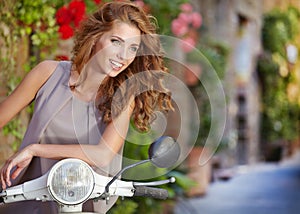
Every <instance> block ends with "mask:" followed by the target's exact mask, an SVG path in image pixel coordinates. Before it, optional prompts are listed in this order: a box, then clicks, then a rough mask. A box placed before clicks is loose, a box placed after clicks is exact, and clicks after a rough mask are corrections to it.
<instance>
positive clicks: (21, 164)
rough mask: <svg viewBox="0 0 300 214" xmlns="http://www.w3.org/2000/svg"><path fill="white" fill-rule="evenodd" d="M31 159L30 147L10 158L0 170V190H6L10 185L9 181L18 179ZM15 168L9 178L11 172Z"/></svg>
mask: <svg viewBox="0 0 300 214" xmlns="http://www.w3.org/2000/svg"><path fill="white" fill-rule="evenodd" d="M32 158H33V152H32V150H31V149H30V146H27V147H25V148H24V149H23V150H21V151H19V152H17V153H16V154H14V155H13V156H11V157H10V158H9V159H8V160H7V161H6V162H5V164H4V165H3V167H2V168H1V170H0V176H1V184H2V189H6V187H9V186H10V185H11V179H15V178H16V177H18V175H19V174H20V172H21V171H22V170H23V169H24V168H25V167H26V166H28V165H29V163H30V161H31V160H32ZM14 167H16V169H15V170H14V172H13V173H12V174H11V176H10V172H11V170H12V169H13V168H14Z"/></svg>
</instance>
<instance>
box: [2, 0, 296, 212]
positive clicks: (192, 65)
mask: <svg viewBox="0 0 300 214" xmlns="http://www.w3.org/2000/svg"><path fill="white" fill-rule="evenodd" d="M101 2H105V1H101V0H35V1H32V0H10V1H8V0H7V1H6V0H2V1H1V2H0V46H1V49H0V51H1V54H0V101H1V100H2V99H4V98H5V97H6V96H7V95H8V94H9V93H10V92H11V91H12V90H13V89H14V88H15V87H16V86H17V84H18V83H19V82H20V80H21V79H22V78H23V77H24V75H25V74H26V73H27V72H29V71H30V70H31V69H32V68H33V67H34V66H35V65H36V64H37V63H38V62H40V61H42V60H44V59H56V60H69V59H70V57H71V49H72V45H73V35H74V32H75V31H76V28H77V27H78V25H79V24H80V21H81V20H83V19H84V18H85V17H86V15H88V14H90V13H91V12H93V11H94V10H95V8H96V7H97V6H98V5H99V4H100V3H101ZM134 2H136V4H139V5H140V6H142V7H143V8H144V10H145V11H146V12H147V13H150V14H152V15H154V16H155V17H156V18H157V22H158V25H159V26H160V28H159V34H162V35H168V36H172V37H176V38H178V39H180V40H181V41H184V43H180V44H174V45H171V46H170V47H172V48H173V49H174V50H172V49H171V50H168V51H171V52H174V53H175V54H176V58H177V59H180V61H182V62H184V65H181V66H179V67H178V66H174V64H172V63H170V64H169V65H170V72H171V73H172V74H174V75H176V76H177V77H178V78H180V79H181V80H182V81H183V82H184V83H185V84H186V86H187V87H188V89H189V91H190V92H191V93H192V95H193V97H194V99H195V101H196V103H197V106H198V110H199V112H196V113H199V116H200V121H194V120H193V119H194V118H195V117H194V115H193V114H195V112H193V111H191V113H190V114H189V115H185V118H183V119H182V118H180V116H178V114H173V115H170V117H169V118H168V122H169V123H168V124H174V125H173V126H171V127H168V130H167V132H168V134H170V135H173V136H174V137H176V136H178V133H179V132H181V134H183V135H186V136H187V137H186V138H185V139H188V136H189V135H190V130H191V127H192V126H193V125H194V124H199V123H200V127H199V132H198V135H197V136H196V142H187V143H190V144H191V145H192V147H193V148H191V150H190V152H189V155H188V156H187V157H186V159H185V160H184V161H183V163H182V164H180V165H179V166H178V167H177V168H176V169H174V170H172V171H171V172H167V171H166V173H167V174H166V175H164V176H162V178H163V177H168V176H175V177H176V178H177V183H176V184H174V185H168V186H166V188H168V190H169V193H170V199H169V200H167V201H163V202H161V201H157V200H153V199H144V198H137V199H134V200H127V199H125V200H120V201H118V203H117V205H118V206H116V207H115V208H114V209H112V210H111V213H120V212H123V213H175V212H177V213H204V214H210V213H227V212H226V209H223V208H222V206H223V204H224V203H226V202H225V199H226V198H227V199H228V197H229V198H230V197H231V195H224V198H219V201H213V200H215V199H216V198H215V197H214V196H215V195H214V194H217V195H219V193H220V192H218V191H220V190H219V189H218V188H221V189H222V188H225V189H222V191H227V192H234V193H236V194H239V193H240V192H239V187H245V186H248V187H249V191H250V190H251V189H255V188H259V189H260V190H261V189H264V187H267V184H270V182H273V181H274V185H276V186H278V187H282V188H283V189H277V192H276V194H283V193H284V191H285V190H284V187H288V188H290V189H289V190H286V191H293V192H295V191H296V192H300V191H299V190H300V185H299V182H300V181H299V180H300V173H299V171H297V167H295V166H298V162H299V159H297V158H298V154H299V149H300V60H299V47H300V34H299V28H300V0H173V1H167V0H159V1H158V0H144V1H143V0H136V1H134ZM195 49H196V50H199V51H200V52H201V54H202V56H203V57H204V58H205V59H207V60H208V62H209V64H210V66H211V68H212V70H214V72H216V74H217V76H218V78H219V79H220V81H221V83H222V86H223V89H224V92H225V97H226V105H225V106H226V111H225V112H226V123H225V127H224V130H222V139H221V140H220V142H218V147H217V150H216V151H214V152H213V156H212V157H209V161H207V162H206V163H205V164H203V165H199V164H198V160H199V155H200V154H202V155H203V156H205V155H206V154H210V153H211V152H210V151H209V150H210V148H209V146H205V142H206V140H207V137H208V133H209V131H210V128H211V125H212V124H211V122H212V116H211V106H210V98H209V96H208V94H207V91H206V90H205V88H204V87H203V83H202V82H201V76H202V75H203V73H205V72H208V70H209V69H208V70H207V69H205V68H204V67H203V66H202V64H201V63H200V62H199V60H198V58H197V56H195V55H197V54H195V53H194V52H195V51H194V50H195ZM200 61H202V60H200ZM175 64H176V63H175ZM185 101H186V100H185V96H184V95H183V96H182V102H184V103H185V105H186V108H187V109H190V106H191V104H190V103H189V102H185ZM33 106H34V103H33V104H31V105H30V106H29V107H28V108H26V109H24V110H23V111H22V112H21V113H20V114H19V115H17V117H16V118H15V119H14V120H13V121H11V122H10V123H9V124H7V125H6V126H5V127H3V128H2V129H1V130H0V165H1V164H2V163H3V162H4V161H5V160H6V159H7V158H8V157H9V156H10V155H12V154H13V153H14V152H15V151H16V150H17V149H18V147H19V145H20V142H21V140H22V137H23V135H24V132H25V130H26V126H27V124H28V121H29V120H30V117H31V114H32V111H33ZM196 118H197V117H196ZM179 123H183V124H184V126H183V127H185V128H183V130H182V129H181V130H178V129H179V128H178V124H179ZM129 134H131V132H130V133H129ZM145 138H149V139H145ZM131 139H132V140H133V141H147V140H151V136H145V135H143V136H132V137H131ZM125 156H127V157H131V156H132V157H131V158H136V159H137V160H138V159H139V158H145V157H146V156H147V148H146V147H145V148H141V147H140V145H138V146H135V145H133V144H131V143H130V142H127V144H126V146H125ZM284 163H285V164H284ZM286 163H289V164H286ZM292 163H293V164H292ZM287 165H288V166H290V165H293V167H294V168H295V169H294V171H293V170H292V171H286V170H283V172H282V171H280V173H278V171H276V170H282V167H283V168H284V169H286V166H287ZM258 169H259V170H258ZM144 170H145V169H144ZM251 170H252V171H251ZM270 170H273V172H274V173H275V174H268V175H269V176H265V174H263V173H262V172H264V171H267V172H269V173H270ZM258 171H259V173H258ZM281 172H282V173H283V174H284V175H288V179H290V180H283V181H284V182H287V183H288V184H290V182H294V183H293V185H294V186H293V185H292V186H289V185H286V184H287V183H284V182H283V183H284V184H285V185H286V186H284V185H283V186H280V183H276V180H277V179H276V178H277V177H276V176H279V177H280V176H281V175H282V173H281ZM136 173H140V172H136ZM241 174H242V175H243V176H246V177H247V175H248V177H247V179H245V180H244V181H241V183H238V182H237V183H230V182H234V179H235V178H236V177H240V175H241ZM257 176H258V177H257ZM289 176H290V177H289ZM248 178H249V179H250V180H248ZM260 178H261V179H260ZM280 178H282V177H280ZM263 179H265V180H263ZM242 180H243V179H242ZM278 180H280V179H278ZM220 181H222V182H225V184H223V183H222V185H228V186H227V187H224V186H222V185H221V187H220V186H218V185H219V184H218V182H220ZM259 181H264V182H265V183H264V184H263V185H262V186H257V187H256V186H255V185H256V182H257V183H259ZM243 182H244V183H243ZM230 187H232V189H230ZM226 188H228V189H226ZM235 190H236V191H237V192H235ZM266 190H268V188H266ZM279 190H280V191H279ZM246 192H247V191H246V190H245V191H244V192H243V191H242V194H244V195H247V193H246ZM272 195H273V194H272V193H270V192H269V193H266V195H264V193H263V192H261V194H259V196H257V195H256V196H255V197H254V196H253V195H252V196H251V197H252V198H251V199H252V201H251V199H249V198H247V197H245V198H244V201H243V203H247V201H248V202H249V203H248V204H251V203H253V204H255V203H259V202H261V201H257V200H254V201H253V197H254V198H255V199H257V198H260V199H261V198H264V197H266V198H270V199H271V198H272ZM273 196H274V195H273ZM210 197H211V200H210ZM231 198H232V200H237V201H236V202H237V203H238V199H236V198H234V197H231ZM299 199H300V195H299V194H298V195H295V194H294V195H293V194H284V199H278V200H280V201H281V202H282V200H286V201H291V204H293V205H294V203H296V201H297V200H298V201H299ZM205 200H207V201H205ZM203 201H204V202H205V204H203ZM268 202H270V201H268ZM293 202H294V203H293ZM275 203H277V205H278V203H279V202H278V201H277V200H274V204H275ZM289 205H290V204H286V203H283V205H282V207H279V208H282V210H281V209H279V208H277V209H276V206H275V205H274V206H273V204H272V203H271V202H270V203H269V204H267V205H266V204H264V203H262V204H261V206H256V207H255V208H256V210H254V211H253V210H251V209H250V208H249V207H248V208H249V209H248V211H249V213H250V212H255V213H270V212H272V213H277V212H276V211H278V213H299V212H300V208H299V207H297V206H295V207H292V208H289V209H288V207H290V206H289ZM278 206H279V205H278ZM217 207H219V208H220V209H217ZM246 207H247V206H246ZM227 208H228V207H227ZM231 208H232V207H231ZM268 208H269V209H268ZM243 209H245V206H244V207H243ZM201 210H202V211H201ZM294 211H295V212H294ZM228 213H247V212H246V211H245V210H244V211H240V210H239V211H238V210H230V211H228Z"/></svg>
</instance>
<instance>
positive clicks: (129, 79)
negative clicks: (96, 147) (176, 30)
mask: <svg viewBox="0 0 300 214" xmlns="http://www.w3.org/2000/svg"><path fill="white" fill-rule="evenodd" d="M116 22H121V23H127V24H130V25H134V26H135V27H137V28H138V29H139V30H140V32H141V44H140V47H139V49H138V52H137V55H136V57H135V59H134V60H133V62H132V63H131V64H130V65H129V66H128V67H127V68H126V69H125V70H124V71H122V72H121V73H120V74H118V75H117V76H116V77H106V78H105V79H104V81H102V83H101V85H100V87H99V90H98V96H97V97H98V98H99V100H100V104H99V105H98V108H99V110H100V111H101V112H102V115H103V120H104V122H105V123H109V122H111V121H112V120H113V118H114V117H115V116H118V115H119V114H120V112H121V111H122V110H123V109H124V107H125V106H126V105H128V102H129V100H130V98H131V97H132V96H134V101H135V105H134V110H133V115H132V119H133V123H134V124H135V126H136V128H138V129H139V130H140V131H147V130H148V129H149V127H150V123H151V121H152V120H153V119H154V114H153V112H154V111H155V110H162V111H168V110H170V109H172V108H173V107H172V105H171V93H170V91H168V90H167V89H166V88H165V86H164V85H163V76H164V74H165V73H166V72H168V69H167V67H165V65H164V62H163V55H164V53H163V50H162V47H161V43H160V39H159V37H158V35H156V29H157V25H156V20H155V18H154V17H152V16H151V15H148V14H146V13H145V12H144V11H143V9H141V8H140V7H138V6H137V5H136V4H134V3H131V2H124V1H122V2H121V1H115V2H109V3H104V4H102V5H101V6H100V7H99V9H98V10H97V11H96V12H95V13H93V14H92V15H90V16H89V17H87V18H86V19H85V20H84V21H83V22H82V23H81V25H80V27H79V29H78V31H77V33H76V36H75V44H74V48H73V51H72V53H73V57H72V59H71V61H72V69H74V70H76V71H77V72H78V73H79V74H80V72H81V71H82V69H83V67H84V65H85V64H86V63H87V62H88V61H89V60H90V58H91V57H92V52H93V47H94V44H95V42H96V41H97V40H99V38H100V37H101V36H102V35H103V34H104V33H105V32H108V31H110V30H111V29H112V27H113V25H114V23H116Z"/></svg>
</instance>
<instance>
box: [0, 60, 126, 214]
mask: <svg viewBox="0 0 300 214" xmlns="http://www.w3.org/2000/svg"><path fill="white" fill-rule="evenodd" d="M70 72H71V62H69V61H61V62H59V64H58V66H57V68H56V69H55V71H54V72H53V74H52V75H51V76H50V77H49V79H48V80H47V81H46V82H45V84H44V85H43V86H42V87H41V88H40V90H39V91H38V93H37V96H36V98H35V107H34V114H33V116H32V118H31V121H30V123H29V125H28V128H27V131H26V133H25V135H24V138H23V141H22V144H21V146H20V149H22V148H24V147H26V146H28V145H30V144H32V143H43V144H94V145H95V144H98V143H99V141H100V138H101V134H102V132H103V131H104V129H105V125H104V124H103V123H102V122H101V117H100V114H96V112H97V111H95V106H94V102H84V101H82V100H79V99H78V98H76V97H75V96H74V95H73V94H72V92H71V90H70V87H69V84H68V82H69V77H70ZM122 150H123V148H122V149H121V150H120V151H119V154H117V155H116V156H115V158H114V159H113V160H112V162H111V164H110V165H109V166H107V167H106V168H102V169H95V170H96V171H97V172H98V173H100V174H102V175H108V174H111V175H115V174H116V173H117V172H118V171H119V170H120V169H121V164H122V162H121V160H122V157H121V153H122ZM56 162H57V160H51V159H45V158H40V157H34V158H33V159H32V161H31V163H30V164H29V166H28V167H27V168H26V169H25V170H24V171H23V172H22V174H21V175H19V177H18V178H17V179H16V180H14V181H13V185H16V184H19V183H23V182H25V181H28V180H31V179H34V178H37V177H40V176H41V175H43V174H45V173H46V172H47V171H48V170H49V169H50V168H51V167H52V166H53V164H54V163H56ZM115 201H116V198H115V199H113V200H111V203H109V204H108V205H107V204H106V203H105V201H99V202H98V203H93V205H94V210H97V212H99V213H105V212H106V211H107V210H108V209H109V208H110V207H111V206H112V205H113V204H114V202H115ZM18 204H20V210H19V211H20V213H22V214H25V213H46V212H47V213H48V212H49V213H51V214H52V213H56V212H57V207H56V205H55V204H54V203H52V202H31V203H30V202H29V201H26V202H18V203H12V204H7V207H13V213H18V208H17V207H18ZM26 204H29V206H26ZM11 205H12V206H11ZM35 206H36V207H35ZM26 207H28V210H30V211H28V212H27V208H26ZM29 207H30V209H29ZM33 207H35V208H34V209H33ZM45 207H47V208H45ZM2 208H4V207H0V213H2V210H5V208H4V209H2ZM34 210H35V211H34ZM46 210H47V211H46ZM5 211H6V212H9V209H8V210H5ZM89 211H91V210H89Z"/></svg>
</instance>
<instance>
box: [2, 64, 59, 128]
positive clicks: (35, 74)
mask: <svg viewBox="0 0 300 214" xmlns="http://www.w3.org/2000/svg"><path fill="white" fill-rule="evenodd" d="M57 63H58V62H56V61H50V60H49V61H48V60H47V61H43V62H41V63H39V64H38V65H37V66H36V67H34V68H33V69H32V70H31V71H30V72H29V73H28V74H27V75H26V76H25V78H24V79H23V80H22V81H21V83H20V84H19V85H18V87H17V88H16V89H15V90H14V91H13V92H12V93H11V94H10V95H9V96H8V97H7V98H6V99H5V100H4V101H2V102H1V103H0V129H1V128H2V127H3V126H4V125H5V124H6V123H8V122H9V121H10V120H11V119H12V118H13V117H14V116H15V115H16V114H17V113H19V112H20V111H21V110H22V109H23V108H24V107H26V106H27V105H28V104H29V103H30V102H31V101H32V100H33V99H34V97H35V95H36V93H37V91H38V90H39V89H40V87H41V86H42V85H43V84H44V83H45V82H46V81H47V79H48V78H49V77H50V75H51V74H52V73H53V71H54V70H55V68H56V66H57Z"/></svg>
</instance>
